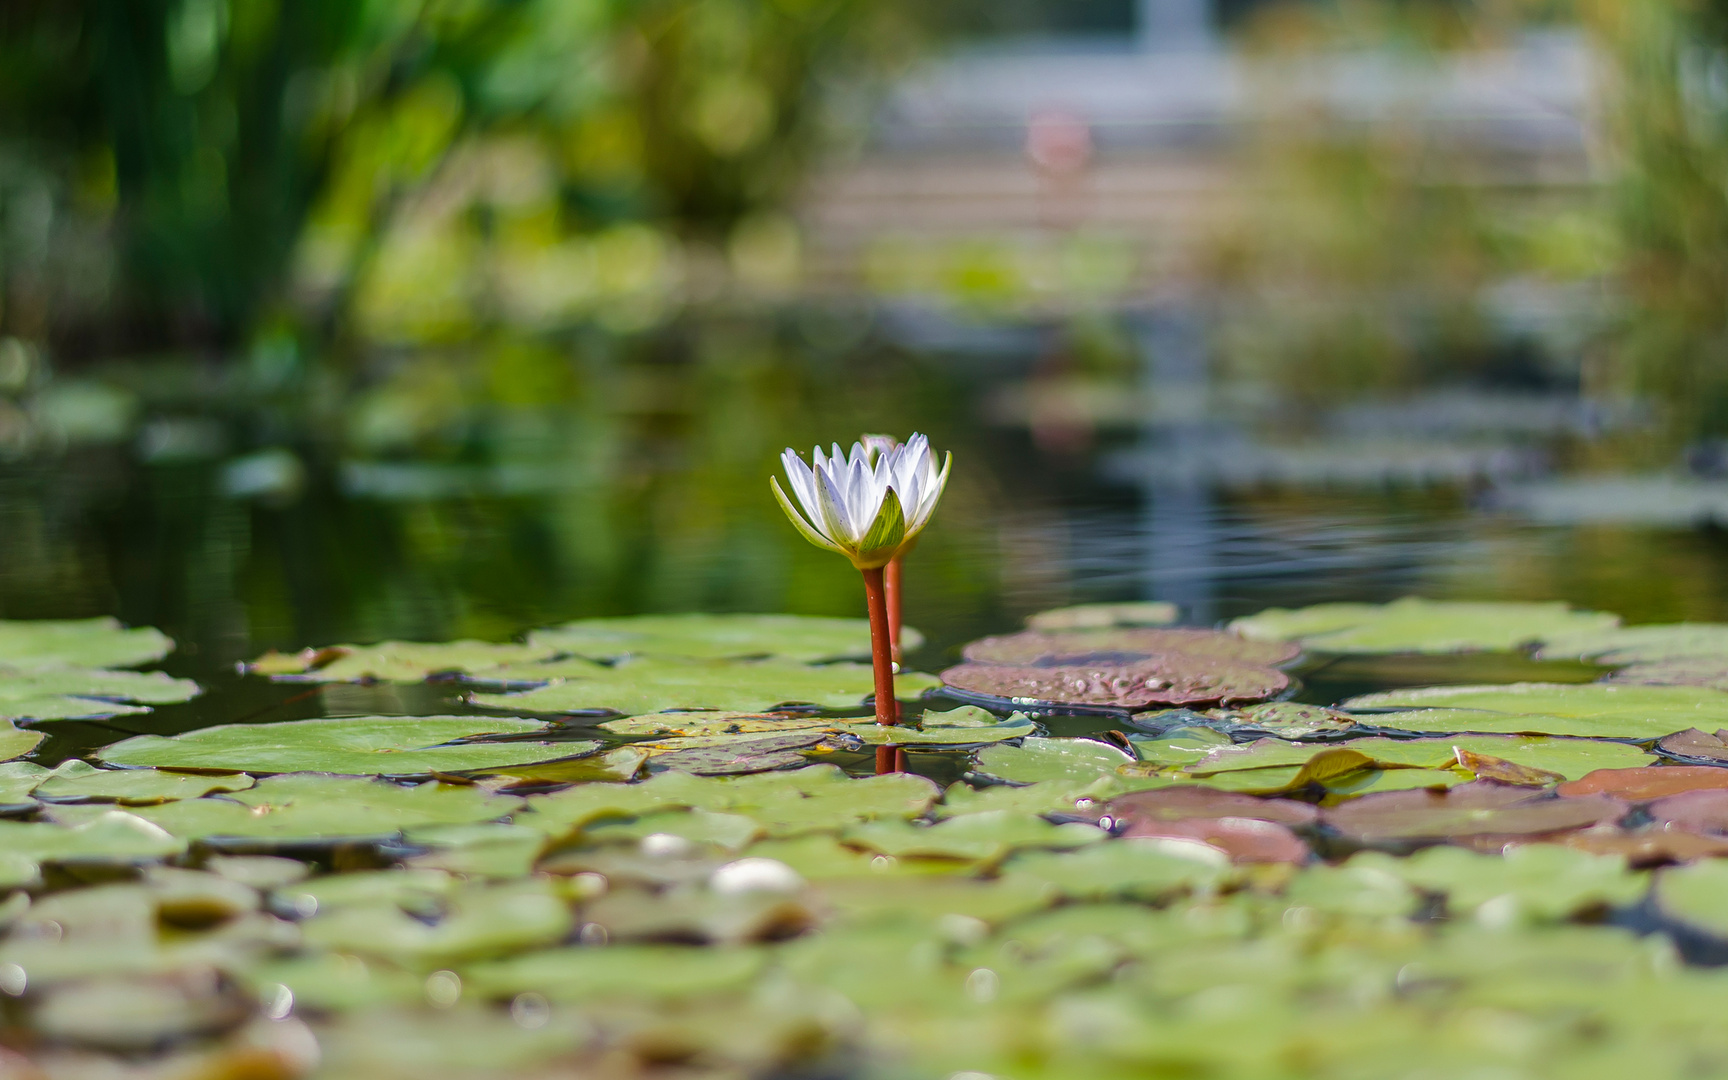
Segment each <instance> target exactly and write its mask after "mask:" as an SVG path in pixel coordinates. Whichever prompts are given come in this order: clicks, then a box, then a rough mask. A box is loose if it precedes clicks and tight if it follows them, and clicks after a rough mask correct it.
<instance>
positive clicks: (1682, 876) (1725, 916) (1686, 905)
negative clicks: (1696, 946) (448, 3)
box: [1655, 859, 1728, 938]
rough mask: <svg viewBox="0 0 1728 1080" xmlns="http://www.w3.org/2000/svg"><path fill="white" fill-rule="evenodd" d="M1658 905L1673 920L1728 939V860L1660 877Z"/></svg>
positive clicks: (1695, 865)
mask: <svg viewBox="0 0 1728 1080" xmlns="http://www.w3.org/2000/svg"><path fill="white" fill-rule="evenodd" d="M1655 896H1656V906H1657V907H1659V908H1661V909H1662V912H1663V913H1664V914H1666V915H1668V916H1669V917H1670V918H1673V919H1678V920H1679V921H1681V922H1683V923H1685V924H1686V925H1688V926H1691V927H1693V928H1695V929H1698V930H1702V931H1704V932H1705V933H1707V934H1711V935H1713V936H1715V937H1719V938H1728V861H1724V860H1721V859H1705V860H1702V861H1700V862H1695V863H1692V864H1690V865H1687V866H1678V867H1673V868H1670V869H1667V870H1663V871H1662V872H1661V873H1659V874H1657V875H1656V889H1655Z"/></svg>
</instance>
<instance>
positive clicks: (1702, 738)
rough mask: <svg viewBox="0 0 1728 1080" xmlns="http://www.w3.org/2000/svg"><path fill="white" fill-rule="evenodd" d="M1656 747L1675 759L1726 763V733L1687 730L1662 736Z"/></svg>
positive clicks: (1727, 747) (1727, 759)
mask: <svg viewBox="0 0 1728 1080" xmlns="http://www.w3.org/2000/svg"><path fill="white" fill-rule="evenodd" d="M1656 745H1657V746H1658V747H1660V748H1661V749H1663V750H1666V751H1667V752H1668V753H1670V754H1673V755H1674V756H1675V757H1685V758H1698V759H1701V760H1704V761H1722V762H1728V731H1718V732H1717V733H1716V734H1714V735H1712V734H1710V733H1709V732H1707V731H1699V730H1698V729H1697V728H1687V729H1686V730H1685V731H1676V732H1675V733H1674V734H1672V735H1666V736H1663V738H1662V739H1661V740H1660V741H1658V742H1657V743H1656Z"/></svg>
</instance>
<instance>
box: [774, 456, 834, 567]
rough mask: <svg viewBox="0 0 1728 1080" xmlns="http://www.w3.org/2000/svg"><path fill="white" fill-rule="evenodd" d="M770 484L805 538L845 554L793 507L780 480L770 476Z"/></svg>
mask: <svg viewBox="0 0 1728 1080" xmlns="http://www.w3.org/2000/svg"><path fill="white" fill-rule="evenodd" d="M768 486H769V487H771V488H773V489H774V497H775V498H776V499H778V500H780V509H782V510H784V511H786V516H787V517H789V518H791V519H792V524H793V525H794V526H796V527H797V529H798V531H799V532H800V533H802V534H803V535H804V539H806V540H808V541H810V542H811V543H812V544H815V545H816V546H817V547H821V548H827V549H828V550H829V551H839V552H840V553H841V554H842V555H844V554H845V552H844V551H841V549H840V547H839V546H838V545H836V544H835V543H834V542H833V541H831V540H829V539H828V538H827V537H826V536H824V535H822V533H821V532H820V531H818V530H817V529H816V528H815V527H814V526H812V525H811V524H810V523H809V522H807V521H805V520H804V516H803V515H802V514H800V513H799V512H798V511H797V510H795V509H793V507H792V500H790V499H788V498H787V497H786V493H785V492H784V491H781V490H780V482H779V481H778V480H776V479H774V478H773V477H772V476H770V477H769V478H768Z"/></svg>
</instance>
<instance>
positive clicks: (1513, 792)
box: [1324, 781, 1626, 843]
mask: <svg viewBox="0 0 1728 1080" xmlns="http://www.w3.org/2000/svg"><path fill="white" fill-rule="evenodd" d="M1625 812H1626V805H1625V804H1624V803H1622V802H1620V801H1619V800H1618V799H1612V798H1609V797H1608V796H1606V795H1586V796H1581V797H1579V798H1575V799H1558V798H1553V797H1550V796H1546V795H1532V794H1531V792H1530V790H1529V789H1528V788H1522V787H1509V786H1506V785H1504V784H1496V783H1492V782H1485V781H1477V782H1475V783H1470V784H1461V785H1459V786H1458V787H1455V788H1452V789H1451V790H1450V791H1444V792H1441V791H1433V790H1429V789H1417V790H1414V791H1389V792H1385V793H1383V794H1379V795H1364V796H1363V797H1361V798H1359V799H1356V800H1353V801H1351V802H1347V803H1344V804H1342V805H1340V806H1335V807H1333V808H1331V809H1329V810H1327V811H1326V812H1325V814H1324V820H1325V822H1326V824H1328V825H1330V826H1331V827H1332V828H1334V829H1337V830H1338V831H1339V832H1340V833H1342V834H1344V835H1345V836H1346V837H1348V838H1350V839H1352V840H1356V841H1358V842H1361V843H1382V842H1386V841H1409V840H1427V839H1434V840H1444V839H1447V838H1450V837H1465V836H1506V837H1513V836H1540V835H1546V834H1550V833H1561V832H1568V831H1570V830H1572V829H1581V828H1585V827H1587V826H1591V825H1596V824H1600V823H1601V822H1605V821H1615V820H1618V819H1619V818H1620V817H1621V816H1622V815H1623V814H1624V813H1625Z"/></svg>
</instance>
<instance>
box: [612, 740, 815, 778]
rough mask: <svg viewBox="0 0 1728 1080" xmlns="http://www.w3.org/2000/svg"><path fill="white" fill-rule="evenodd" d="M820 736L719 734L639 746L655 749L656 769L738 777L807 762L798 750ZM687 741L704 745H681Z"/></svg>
mask: <svg viewBox="0 0 1728 1080" xmlns="http://www.w3.org/2000/svg"><path fill="white" fill-rule="evenodd" d="M822 739H823V733H822V732H821V731H808V732H803V733H797V734H791V735H766V736H757V737H751V736H731V735H722V736H712V737H698V738H696V739H668V740H666V741H665V742H663V743H645V744H642V745H643V746H644V747H645V748H647V749H649V750H651V751H656V753H655V756H654V759H653V760H654V765H655V766H656V767H657V768H663V769H679V770H681V771H683V772H687V773H692V774H694V775H696V776H738V775H743V774H745V773H762V772H772V771H774V770H776V769H796V768H798V767H800V766H802V765H808V764H809V761H808V759H806V758H805V757H804V755H803V754H802V753H799V751H800V750H807V749H812V748H814V747H815V746H816V745H817V744H818V743H820V742H821V741H822ZM689 743H706V744H707V745H694V746H692V745H680V744H689ZM658 751H666V752H663V753H662V752H658Z"/></svg>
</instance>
